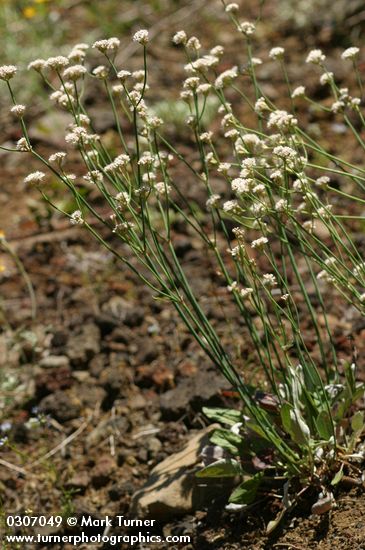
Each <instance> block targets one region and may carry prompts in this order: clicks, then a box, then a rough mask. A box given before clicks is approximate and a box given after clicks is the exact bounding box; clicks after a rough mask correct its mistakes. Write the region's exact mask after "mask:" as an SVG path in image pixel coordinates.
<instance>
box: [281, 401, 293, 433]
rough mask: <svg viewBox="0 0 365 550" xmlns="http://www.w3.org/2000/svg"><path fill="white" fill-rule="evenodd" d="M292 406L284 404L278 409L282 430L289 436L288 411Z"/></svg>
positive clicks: (289, 422) (289, 419) (289, 421)
mask: <svg viewBox="0 0 365 550" xmlns="http://www.w3.org/2000/svg"><path fill="white" fill-rule="evenodd" d="M292 408H293V407H292V406H291V405H289V403H284V405H282V406H281V408H280V416H281V422H282V424H283V428H284V430H285V431H286V433H288V434H289V435H291V418H290V411H291V410H292Z"/></svg>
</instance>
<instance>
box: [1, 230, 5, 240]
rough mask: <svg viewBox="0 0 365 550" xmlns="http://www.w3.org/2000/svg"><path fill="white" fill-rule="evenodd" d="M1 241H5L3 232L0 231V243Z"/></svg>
mask: <svg viewBox="0 0 365 550" xmlns="http://www.w3.org/2000/svg"><path fill="white" fill-rule="evenodd" d="M3 239H5V231H3V230H2V229H0V241H2V240H3Z"/></svg>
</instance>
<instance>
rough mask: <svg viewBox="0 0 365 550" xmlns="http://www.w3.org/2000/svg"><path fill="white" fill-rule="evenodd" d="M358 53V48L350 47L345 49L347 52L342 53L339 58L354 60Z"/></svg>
mask: <svg viewBox="0 0 365 550" xmlns="http://www.w3.org/2000/svg"><path fill="white" fill-rule="evenodd" d="M359 52H360V49H359V48H356V47H355V46H352V47H351V48H347V50H345V51H344V52H342V54H341V57H342V59H354V58H355V57H356V56H357V55H358V53H359Z"/></svg>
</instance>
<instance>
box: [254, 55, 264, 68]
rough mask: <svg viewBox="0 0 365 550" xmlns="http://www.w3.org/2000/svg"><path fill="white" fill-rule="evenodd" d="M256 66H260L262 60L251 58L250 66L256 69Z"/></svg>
mask: <svg viewBox="0 0 365 550" xmlns="http://www.w3.org/2000/svg"><path fill="white" fill-rule="evenodd" d="M257 65H262V59H260V57H252V59H251V66H252V67H256V66H257Z"/></svg>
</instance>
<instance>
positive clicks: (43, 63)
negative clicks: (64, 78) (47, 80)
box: [28, 59, 47, 73]
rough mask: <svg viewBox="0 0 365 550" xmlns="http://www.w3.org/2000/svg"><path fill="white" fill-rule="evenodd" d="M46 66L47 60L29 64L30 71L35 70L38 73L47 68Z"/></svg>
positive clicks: (37, 60) (38, 60)
mask: <svg viewBox="0 0 365 550" xmlns="http://www.w3.org/2000/svg"><path fill="white" fill-rule="evenodd" d="M46 66H47V62H46V60H45V59H35V60H34V61H31V62H30V63H29V65H28V70H30V69H33V70H34V71H37V73H40V72H42V70H43V69H45V68H46Z"/></svg>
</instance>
